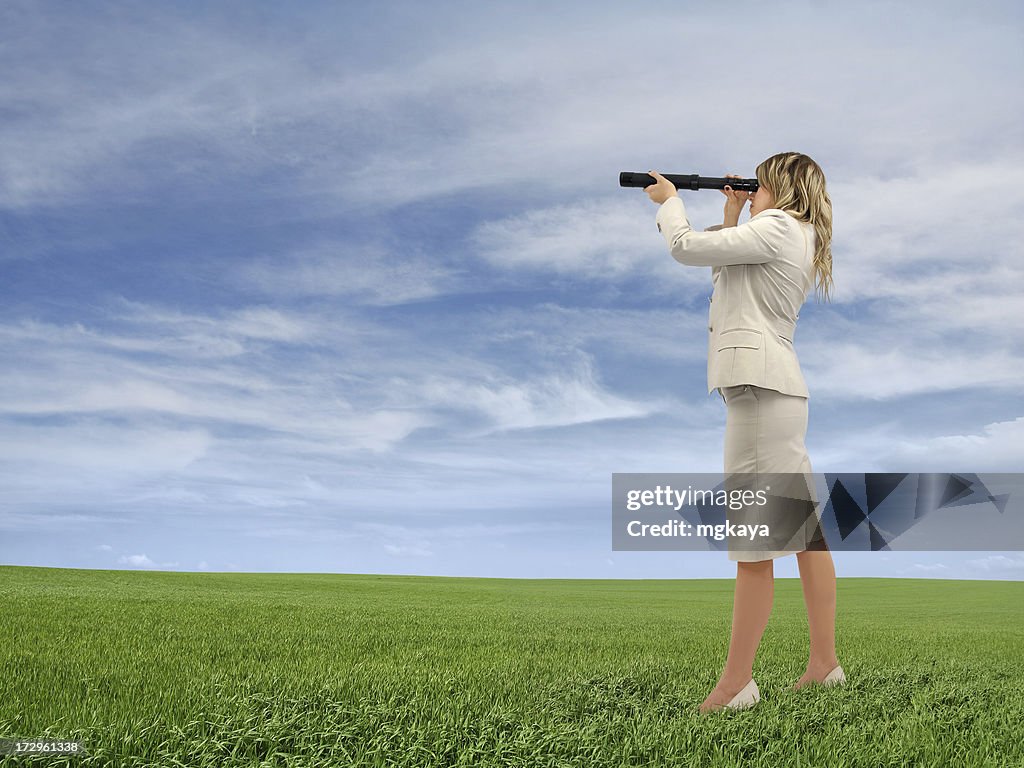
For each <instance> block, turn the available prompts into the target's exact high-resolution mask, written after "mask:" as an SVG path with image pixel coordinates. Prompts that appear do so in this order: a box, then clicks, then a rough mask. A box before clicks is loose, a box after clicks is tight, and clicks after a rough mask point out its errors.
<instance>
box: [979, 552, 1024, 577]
mask: <svg viewBox="0 0 1024 768" xmlns="http://www.w3.org/2000/svg"><path fill="white" fill-rule="evenodd" d="M966 565H967V566H968V567H969V568H972V569H974V570H976V571H981V572H982V573H992V574H996V575H1000V576H1012V575H1014V574H1016V575H1018V576H1024V555H1021V554H1017V555H1014V556H1013V557H1008V556H1007V555H988V556H986V557H980V558H977V559H975V560H968V561H967V563H966Z"/></svg>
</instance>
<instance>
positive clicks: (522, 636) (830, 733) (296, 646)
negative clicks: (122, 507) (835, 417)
mask: <svg viewBox="0 0 1024 768" xmlns="http://www.w3.org/2000/svg"><path fill="white" fill-rule="evenodd" d="M732 589H733V582H732V581H728V580H703V581H688V580H687V581H590V580H580V581H568V580H515V579H456V578H433V577H423V578H420V577H407V576H349V575H316V574H304V575H284V574H190V573H153V572H131V571H89V570H65V569H49V568H27V567H12V566H4V567H0V611H2V612H0V737H7V738H29V737H42V736H49V737H53V738H57V737H60V738H65V739H80V740H82V741H83V742H84V743H85V746H86V748H87V749H88V750H89V755H88V756H86V757H75V758H63V757H48V758H45V759H43V758H39V759H37V760H35V762H33V759H27V758H24V757H19V758H7V759H6V760H5V759H3V758H0V766H8V765H31V764H37V765H44V764H45V765H47V766H54V765H83V766H98V765H104V766H106V765H111V766H145V765H152V766H158V765H159V766H211V767H212V766H217V768H224V767H227V766H333V765H337V766H348V765H355V766H399V765H401V766H406V765H408V766H588V767H590V766H625V765H629V766H641V765H650V766H668V765H686V766H688V765H715V766H718V765H721V766H730V767H731V766H736V765H750V766H766V767H767V766H771V767H772V768H776V767H778V766H872V768H875V767H876V766H904V765H913V766H961V765H964V766H975V765H978V766H981V765H984V766H999V768H1004V767H1005V766H1020V765H1024V747H1022V741H1024V726H1022V723H1024V696H1022V693H1021V691H1022V690H1024V664H1022V658H1021V657H1022V650H1024V583H1020V582H984V581H940V580H934V579H928V580H889V579H853V578H850V579H847V578H840V580H839V587H838V589H839V596H838V605H839V612H838V621H837V637H838V652H839V659H840V662H841V663H842V665H843V668H844V669H845V671H846V675H847V684H846V686H845V687H843V688H822V687H820V686H819V687H815V688H811V689H804V690H801V691H798V692H789V691H788V690H787V688H788V687H789V686H790V685H791V684H792V683H793V682H794V681H795V680H796V679H797V678H798V677H799V676H800V674H801V673H802V672H803V668H804V664H805V662H806V658H807V625H806V614H805V612H804V607H803V598H802V593H801V591H800V583H799V581H797V580H795V579H777V580H776V582H775V604H774V610H773V613H772V618H771V621H770V622H769V624H768V629H767V631H766V633H765V636H764V640H763V642H762V645H761V650H760V651H759V653H758V657H757V660H756V661H755V664H754V676H755V678H756V679H757V682H758V685H759V687H760V689H761V694H762V700H761V703H760V704H759V705H758V706H757V707H755V708H754V709H752V710H747V711H738V712H721V711H720V712H716V713H712V714H709V715H700V714H698V712H697V706H698V705H699V704H700V702H701V701H703V699H704V697H705V696H706V695H707V693H708V692H709V691H710V690H711V688H712V687H713V686H714V684H715V681H716V680H717V677H718V673H719V672H720V670H721V666H722V663H723V661H724V658H725V652H726V649H727V643H728V635H729V627H730V622H731V614H732Z"/></svg>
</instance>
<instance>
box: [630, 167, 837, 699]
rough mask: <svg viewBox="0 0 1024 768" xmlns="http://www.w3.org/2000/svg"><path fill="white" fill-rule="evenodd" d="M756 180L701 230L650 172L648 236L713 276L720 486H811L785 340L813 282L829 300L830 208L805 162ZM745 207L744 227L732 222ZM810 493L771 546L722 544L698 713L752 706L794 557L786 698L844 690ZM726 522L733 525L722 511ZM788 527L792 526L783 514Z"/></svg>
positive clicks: (827, 564)
mask: <svg viewBox="0 0 1024 768" xmlns="http://www.w3.org/2000/svg"><path fill="white" fill-rule="evenodd" d="M756 173H757V181H758V189H757V192H756V193H753V194H751V193H747V192H743V193H740V192H736V191H734V190H732V188H731V187H728V186H726V188H725V189H724V190H723V192H722V193H723V194H724V195H725V196H726V203H725V221H724V222H723V223H722V224H721V225H720V226H714V227H708V229H707V230H705V231H704V232H695V231H693V230H692V229H691V228H690V225H689V222H688V221H687V218H686V209H685V208H684V207H683V203H682V200H681V199H680V197H679V195H678V194H677V193H676V189H675V187H674V186H673V184H672V182H670V181H669V180H668V179H666V178H665V177H664V176H662V175H661V174H660V173H658V172H656V171H651V172H650V175H651V177H652V178H654V179H655V180H656V183H655V184H652V185H650V186H648V187H646V188H645V191H646V192H647V194H648V196H649V197H650V198H651V200H652V201H654V202H655V203H657V204H658V205H659V206H660V208H659V209H658V215H657V223H658V230H659V231H660V232H661V233H662V235H663V236H664V237H665V240H666V242H667V243H668V246H669V250H670V252H671V254H672V256H673V258H675V259H676V260H677V261H679V262H680V263H682V264H686V265H691V266H710V267H711V268H712V269H711V279H712V283H713V285H714V290H713V293H712V297H711V310H710V313H709V323H708V334H709V338H708V392H709V393H710V392H712V391H714V390H716V389H717V390H718V392H719V394H720V395H721V396H722V399H723V400H724V402H725V406H726V428H725V475H726V477H727V478H728V477H730V476H740V475H739V473H744V474H745V473H750V475H751V476H755V475H756V476H757V477H758V478H759V480H760V479H762V478H763V477H764V476H765V475H768V474H770V473H783V474H782V475H780V477H790V478H792V477H797V478H801V477H802V478H808V479H810V478H811V463H810V459H809V458H808V456H807V449H806V447H805V445H804V438H805V435H806V432H807V414H808V409H807V398H808V394H809V393H808V391H807V386H806V383H805V382H804V378H803V375H802V373H801V371H800V364H799V361H798V360H797V357H796V351H795V349H794V347H793V331H794V330H795V328H796V321H797V318H798V317H799V312H800V307H801V306H802V305H803V303H804V301H805V299H806V298H807V295H808V293H809V292H810V289H811V287H812V285H814V284H815V282H816V283H817V288H818V291H819V293H820V294H821V295H823V296H824V298H825V300H828V299H829V289H830V286H831V285H832V249H831V241H832V203H831V201H830V199H829V196H828V193H827V192H826V190H825V175H824V174H823V173H822V170H821V168H820V167H819V166H818V164H817V163H815V162H814V160H812V159H811V158H810V157H808V156H807V155H803V154H800V153H799V152H783V153H780V154H777V155H773V156H772V157H769V158H768V159H767V160H765V161H764V162H763V163H761V164H760V165H759V166H757V171H756ZM729 178H738V176H736V175H733V174H730V175H729ZM748 200H750V201H751V205H750V220H749V221H747V222H745V223H744V224H741V225H738V224H737V222H738V221H739V214H740V211H741V210H742V208H743V205H744V204H745V203H746V202H747V201H748ZM772 477H775V476H774V475H772ZM813 487H814V484H813V479H810V482H809V483H807V484H806V485H805V487H804V491H805V494H804V495H803V496H801V494H799V493H797V494H791V493H788V492H786V493H785V494H784V495H786V496H796V497H798V498H804V499H806V501H805V502H804V504H805V505H806V507H805V508H809V509H811V510H812V511H811V512H810V514H806V515H805V519H804V520H803V521H801V522H799V523H798V524H796V525H795V526H790V527H789V529H788V530H787V531H786V532H785V533H786V535H785V536H784V537H783V539H784V540H783V539H778V540H777V541H780V542H781V543H780V544H777V545H776V546H778V547H779V548H778V549H772V548H767V547H762V548H760V549H759V550H758V551H739V550H738V549H737V548H735V547H734V546H733V545H732V543H730V549H729V557H730V559H732V560H735V561H736V591H735V597H734V602H733V623H732V636H731V639H730V642H729V655H728V658H727V660H726V663H725V668H724V670H723V671H722V674H721V676H720V677H719V679H718V684H717V685H716V686H715V688H714V690H712V691H711V693H710V694H709V695H708V697H707V698H706V699H705V700H704V703H703V704H701V706H700V711H701V712H707V711H709V710H713V709H721V708H723V707H728V708H740V707H745V706H752V705H753V704H756V703H757V702H758V701H759V700H760V694H759V692H758V689H757V683H755V682H754V679H753V674H752V671H753V663H754V654H755V653H756V652H757V647H758V645H760V642H761V636H762V634H763V633H764V629H765V626H766V624H767V623H768V617H769V615H770V613H771V608H772V600H773V596H774V566H773V563H774V559H775V558H776V557H782V556H784V555H787V554H793V553H795V554H796V558H797V563H798V565H799V569H800V580H801V583H802V585H803V593H804V602H805V604H806V606H807V617H808V623H809V626H810V654H809V658H808V662H807V669H806V671H805V672H804V674H803V676H802V677H801V678H800V679H799V680H798V681H797V682H796V684H795V685H794V686H793V689H794V690H795V689H798V688H801V687H803V686H805V685H807V684H809V683H824V684H826V685H831V684H840V683H842V682H844V681H845V676H844V674H843V669H842V667H841V666H839V661H838V659H837V658H836V649H835V612H836V574H835V567H834V565H833V562H832V555H831V553H830V552H829V551H828V549H827V548H826V547H825V546H824V539H823V537H822V536H821V530H820V527H819V525H818V518H817V516H816V512H814V511H813V510H814V508H815V507H816V503H815V499H814V492H813ZM787 514H788V513H787ZM729 518H730V521H733V516H732V514H731V513H730V515H729ZM787 520H788V521H790V522H792V517H791V516H790V517H788V518H787ZM741 522H742V521H741ZM773 541H775V540H773Z"/></svg>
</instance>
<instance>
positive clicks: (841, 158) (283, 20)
mask: <svg viewBox="0 0 1024 768" xmlns="http://www.w3.org/2000/svg"><path fill="white" fill-rule="evenodd" d="M1021 20H1022V14H1021V10H1020V7H1019V6H1018V5H1016V4H1013V3H981V4H970V5H969V6H968V5H966V4H962V3H935V2H928V3H923V2H910V3H902V4H897V5H894V4H889V3H857V4H855V5H854V6H853V7H851V6H850V5H842V4H838V3H785V4H781V5H779V4H764V3H739V4H735V3H729V4H725V5H723V4H708V5H706V6H693V5H691V4H685V3H679V2H657V3H648V4H644V5H643V6H642V7H630V6H629V5H623V4H621V3H585V4H584V3H563V4H558V5H556V6H555V7H554V8H551V7H549V6H548V5H547V4H540V3H528V4H523V3H517V4H515V5H514V7H513V6H509V7H503V6H499V5H498V4H488V3H468V2H465V3H451V2H439V3H405V2H402V3H398V2H392V3H379V4H358V3H300V4H289V5H287V6H283V5H281V4H276V3H274V4H272V3H218V4H216V5H214V4H205V3H173V4H172V3H163V4H152V3H147V4H142V5H138V4H128V3H98V2H83V3H76V4H73V5H66V4H59V3H37V2H33V3H19V2H13V3H5V4H4V5H3V7H2V8H0V28H2V29H3V30H4V32H5V34H4V38H5V39H4V42H3V45H2V46H0V70H2V71H3V72H4V77H3V78H2V79H0V93H2V98H0V276H2V286H3V296H4V301H3V302H2V303H0V313H2V314H0V352H2V355H3V359H4V361H5V365H4V366H3V367H2V368H0V382H2V386H0V536H2V538H0V562H2V563H5V564H24V565H43V566H59V567H79V568H126V569H131V568H140V569H169V570H209V571H228V570H238V571H294V572H313V571H320V572H348V573H353V572H354V573H409V574H439V575H472V576H522V577H581V578H583V577H586V578H589V577H606V578H640V577H657V578H687V577H716V576H720V577H730V576H734V575H735V564H733V563H731V562H729V561H728V560H727V558H726V557H725V555H724V553H687V552H677V553H656V552H646V553H638V552H631V553H627V552H612V551H611V549H610V546H611V545H610V539H611V531H610V489H611V474H612V473H613V472H716V471H720V469H721V462H722V436H723V431H724V425H725V410H724V406H723V404H722V402H721V399H720V398H719V397H718V396H717V395H711V396H709V395H708V394H707V389H706V378H705V376H706V368H705V364H706V316H707V296H708V295H709V294H710V291H711V283H710V269H709V268H693V267H684V266H682V265H680V264H678V263H676V262H675V261H674V260H673V259H672V258H671V256H670V255H669V254H668V252H667V249H666V246H665V242H664V240H663V239H662V237H661V235H660V234H659V233H658V232H657V229H656V226H655V222H654V216H655V213H656V210H657V207H656V206H655V205H654V204H653V203H651V201H650V200H649V199H648V198H647V196H646V195H645V194H644V193H643V192H642V191H641V190H636V189H622V188H620V187H618V173H619V171H621V170H634V171H643V170H648V169H650V168H655V169H658V170H660V171H662V172H663V173H701V174H703V175H723V174H725V173H739V174H741V175H743V176H752V175H753V171H754V168H755V166H756V165H757V164H758V163H759V162H760V161H761V160H763V159H764V158H766V157H768V156H770V155H772V154H775V153H777V152H781V151H790V150H795V151H800V152H804V153H806V154H808V155H810V156H811V157H813V158H814V159H815V160H817V161H818V163H819V164H820V165H821V166H822V167H823V169H824V170H825V173H826V176H827V178H828V189H829V193H830V195H831V199H832V203H833V207H834V230H833V258H834V270H833V276H834V280H835V300H834V302H833V303H832V304H825V305H818V304H815V303H814V297H813V294H812V296H811V298H810V300H809V302H808V304H807V305H805V307H804V309H803V310H802V311H801V316H800V324H799V326H798V329H797V332H796V347H797V351H798V354H799V356H800V359H801V364H802V366H803V369H804V373H805V377H806V379H807V382H808V386H809V388H810V391H811V399H810V425H809V430H808V435H807V445H808V450H809V453H810V457H811V461H812V465H813V468H814V470H815V471H816V472H874V471H909V472H916V471H938V472H948V471H956V472H1014V471H1021V469H1022V464H1024V399H1022V396H1021V388H1020V382H1021V380H1022V378H1024V343H1022V339H1021V333H1020V328H1021V317H1022V310H1021V308H1022V306H1024V259H1022V258H1021V256H1022V254H1021V248H1020V245H1019V244H1020V243H1021V242H1024V226H1022V223H1021V222H1022V220H1024V218H1022V217H1021V215H1020V211H1021V207H1022V203H1024V194H1022V192H1021V191H1020V189H1019V185H1017V184H1016V183H1015V180H1016V179H1017V178H1019V174H1020V172H1021V170H1022V165H1024V163H1022V160H1024V153H1022V145H1021V134H1020V130H1019V121H1020V116H1021V106H1022V104H1021V85H1022V76H1021V72H1024V61H1022V58H1024V55H1022V53H1021V48H1020V46H1019V39H1020V33H1021ZM682 194H683V199H684V201H685V203H686V206H687V211H688V214H689V216H690V219H691V223H692V224H693V226H694V227H695V228H698V229H703V228H704V227H706V226H709V225H710V224H715V223H720V222H721V216H722V203H723V201H724V200H723V198H722V196H721V195H720V194H719V193H718V192H713V191H701V192H683V193H682ZM746 216H747V214H746V213H744V214H743V218H741V221H743V220H745V219H746ZM836 563H837V571H838V573H839V575H840V576H843V575H847V576H855V575H871V576H936V577H943V578H1008V579H1021V578H1024V553H1020V552H959V553H953V552H931V553H836ZM776 574H777V575H778V576H782V577H785V576H795V575H797V570H796V561H795V558H793V557H789V558H783V559H781V560H778V561H776Z"/></svg>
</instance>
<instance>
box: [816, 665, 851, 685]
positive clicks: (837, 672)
mask: <svg viewBox="0 0 1024 768" xmlns="http://www.w3.org/2000/svg"><path fill="white" fill-rule="evenodd" d="M845 682H846V675H845V674H843V668H842V667H836V668H835V669H833V670H832V671H831V672H829V673H828V674H827V675H825V679H824V680H822V681H821V684H822V685H842V684H843V683H845Z"/></svg>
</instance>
